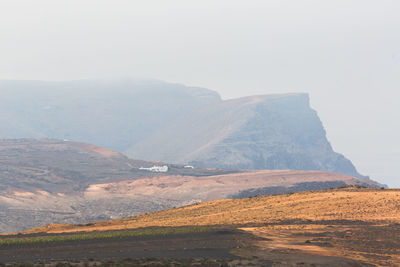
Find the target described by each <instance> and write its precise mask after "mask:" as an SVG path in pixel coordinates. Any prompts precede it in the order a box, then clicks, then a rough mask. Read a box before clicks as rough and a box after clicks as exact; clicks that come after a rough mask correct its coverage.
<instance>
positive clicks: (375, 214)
mask: <svg viewBox="0 0 400 267" xmlns="http://www.w3.org/2000/svg"><path fill="white" fill-rule="evenodd" d="M284 220H311V221H320V220H360V221H364V222H400V190H394V189H385V190H380V189H336V190H327V191H318V192H303V193H295V194H289V195H276V196H261V197H253V198H244V199H235V200H231V199H227V200H216V201H211V202H203V203H200V204H195V205H191V206H186V207H182V208H177V209H172V210H166V211H161V212H155V213H149V214H143V215H139V216H135V217H130V218H126V219H119V220H111V221H104V222H97V223H94V224H90V225H87V226H75V225H49V226H46V227H39V228H36V229H32V230H29V231H26V232H25V233H37V232H48V233H62V232H77V231H95V230H97V231H106V230H120V229H132V228H139V227H149V226H190V225H245V224H259V223H273V222H279V221H284Z"/></svg>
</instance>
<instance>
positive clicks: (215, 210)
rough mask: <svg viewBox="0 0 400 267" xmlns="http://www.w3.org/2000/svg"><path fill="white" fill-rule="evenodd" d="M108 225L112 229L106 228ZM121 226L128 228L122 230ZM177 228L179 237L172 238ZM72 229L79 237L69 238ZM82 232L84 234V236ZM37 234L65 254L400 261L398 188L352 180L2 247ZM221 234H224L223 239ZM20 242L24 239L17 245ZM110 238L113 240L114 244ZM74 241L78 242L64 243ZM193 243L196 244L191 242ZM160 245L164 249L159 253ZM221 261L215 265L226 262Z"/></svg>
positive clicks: (275, 262) (54, 232) (50, 230)
mask: <svg viewBox="0 0 400 267" xmlns="http://www.w3.org/2000/svg"><path fill="white" fill-rule="evenodd" d="M160 227H161V228H160ZM171 227H172V228H171ZM134 229H137V230H134ZM154 229H157V230H154ZM177 229H179V230H177ZM185 229H186V230H185ZM104 231H106V232H104ZM109 231H116V232H109ZM132 231H133V232H134V231H141V232H143V231H144V232H146V231H147V232H150V233H156V234H155V236H158V237H152V238H153V239H154V238H155V239H154V240H164V241H163V242H164V243H162V242H161V243H160V242H159V241H156V242H153V243H151V242H148V243H146V242H144V243H143V242H142V243H140V244H141V245H140V246H138V245H137V242H138V238H139V239H140V238H142V237H140V236H137V234H132ZM154 231H155V232H154ZM157 231H158V232H157ZM160 231H161V232H160ZM179 231H180V232H179ZM185 231H189V232H185ZM110 233H111V235H112V236H106V235H110ZM121 233H131V234H129V235H128V236H123V237H121ZM166 233H168V234H166ZM223 233H225V235H224V234H223ZM90 236H92V237H93V238H91V237H90ZM94 236H97V237H94ZM162 236H163V237H162ZM166 236H168V238H166ZM177 236H178V237H179V236H180V237H179V238H178V239H174V238H176V237H177ZM200 236H202V238H200V239H199V237H200ZM72 237H74V238H75V240H71V238H72ZM81 237H86V240H82V239H83V238H81ZM32 238H33V239H35V238H45V239H46V240H48V239H53V240H52V241H51V242H49V243H46V242H42V243H41V244H40V246H39V247H41V246H44V249H43V251H51V250H49V248H54V247H60V246H61V247H62V248H60V250H59V251H66V252H65V253H67V252H68V251H69V253H70V254H68V253H67V254H66V255H70V257H69V259H83V258H89V257H90V255H88V254H87V253H86V254H84V253H83V254H79V253H80V252H81V251H85V249H87V248H86V247H85V246H89V247H92V248H94V249H92V251H94V252H95V253H97V251H98V249H99V250H100V251H101V248H102V249H103V250H104V251H106V252H107V251H108V252H109V251H113V249H112V248H113V247H114V248H118V247H119V248H121V247H124V248H128V251H129V248H131V247H137V248H139V250H136V252H135V250H134V249H133V250H132V251H131V252H128V253H126V254H124V252H123V251H124V249H122V250H121V249H120V250H121V251H122V252H118V251H119V250H114V252H113V253H111V254H107V253H100V254H101V255H97V256H102V258H104V257H105V256H106V255H108V257H106V258H111V259H114V260H115V259H123V258H126V257H134V258H141V257H158V258H160V257H161V258H165V257H167V258H188V257H189V258H198V257H200V258H201V257H206V258H217V259H228V260H227V261H226V262H225V263H226V264H228V265H230V266H241V264H242V263H240V262H239V261H238V260H237V259H235V257H240V259H241V260H243V259H246V260H250V259H251V260H254V262H253V263H251V264H256V265H261V266H287V265H291V266H292V265H293V266H296V265H298V264H302V265H304V266H373V265H380V266H399V265H400V190H390V189H384V190H383V189H382V190H381V189H360V188H355V187H353V188H343V189H335V190H326V191H317V192H303V193H295V194H288V195H276V196H267V197H265V196H260V197H252V198H245V199H235V200H217V201H212V202H204V203H200V204H196V205H191V206H186V207H183V208H177V209H172V210H167V211H162V212H156V213H149V214H144V215H140V216H135V217H130V218H126V219H119V220H112V221H103V222H96V223H88V224H84V225H50V226H46V227H40V228H36V229H32V230H30V231H26V232H24V233H23V234H21V233H20V234H19V235H15V236H4V237H3V238H2V239H1V240H0V245H1V244H3V246H1V247H0V254H1V253H3V255H12V254H13V253H14V254H15V255H24V256H26V255H32V253H33V254H35V253H36V254H37V255H40V253H39V252H37V251H32V250H31V249H32V248H36V247H37V244H36V245H34V244H32V243H29V244H27V240H31V239H32ZM68 238H69V240H68ZM124 238H125V239H126V238H127V239H130V240H131V241H132V242H131V243H130V245H129V244H128V243H124V242H122V240H124ZM146 238H148V237H146ZM171 238H172V239H171ZM180 238H182V239H180ZM221 238H222V240H225V241H226V242H222V243H221V242H220V243H219V240H221ZM54 239H58V240H54ZM63 239H67V240H64V241H63ZM72 239H73V238H72ZM153 239H152V240H153ZM11 240H13V241H11ZM24 240H25V241H24ZM105 240H108V241H105ZM111 240H113V241H111ZM2 242H3V243H2ZM7 242H11V243H12V244H11V245H10V244H7ZM13 242H14V243H13ZM18 242H22V243H20V244H19V245H18ZM24 242H25V244H24ZM29 242H31V241H29ZM71 242H72V243H71ZM113 242H114V243H115V244H114V245H112V246H109V244H112V243H113ZM70 243H71V244H75V245H73V246H71V245H70V247H68V246H67V247H65V245H66V244H70ZM55 244H57V245H55ZM85 244H86V245H85ZM88 244H89V245H88ZM94 244H97V245H94ZM157 244H158V245H157ZM159 244H164V245H159ZM171 244H174V245H173V246H171ZM182 244H183V245H182ZM185 244H186V245H185ZM188 244H191V247H190V249H188V248H189V246H188ZM216 244H219V247H218V246H217V247H216ZM99 246H100V247H101V248H100V247H99ZM108 247H109V248H108ZM21 248H25V249H27V250H25V251H22V250H21ZM163 250H167V252H160V253H159V251H163ZM13 251H14V252H13ZM21 251H22V252H23V253H22V254H21ZM190 251H195V252H196V253H194V254H191V253H190ZM218 251H219V252H218ZM78 252H79V253H78ZM10 253H11V254H10ZM46 253H48V252H46ZM54 253H55V252H54ZM63 253H64V252H63ZM46 255H48V254H46ZM51 255H53V256H51ZM54 255H58V254H57V253H55V254H51V253H50V256H49V257H50V258H45V259H48V260H49V259H59V260H61V259H65V255H64V254H62V255H64V256H62V255H61V256H60V255H59V256H58V257H54ZM85 255H86V257H85ZM129 255H130V256H129ZM95 256H96V255H95ZM19 257H20V256H19ZM17 258H18V257H17ZM17 258H16V261H18V260H17ZM94 258H96V257H94ZM0 259H1V257H0ZM3 259H4V258H3ZM28 259H30V260H33V259H35V257H30V258H27V260H28ZM36 259H37V258H36ZM235 260H236V261H235ZM214 263H215V262H214ZM214 263H213V264H214ZM225 263H224V264H225ZM143 264H144V263H143ZM218 264H220V263H218ZM221 264H222V263H221ZM221 264H220V265H210V266H223V265H221ZM249 264H250V263H249ZM242 265H243V264H242ZM139 266H141V265H139ZM143 266H146V265H143ZM149 266H150V265H149ZM155 266H157V265H155ZM182 266H184V265H182ZM244 266H246V264H244Z"/></svg>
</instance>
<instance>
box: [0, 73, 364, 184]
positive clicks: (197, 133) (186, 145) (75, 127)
mask: <svg viewBox="0 0 400 267" xmlns="http://www.w3.org/2000/svg"><path fill="white" fill-rule="evenodd" d="M0 114H1V115H0V123H1V125H4V127H2V128H1V129H0V138H56V139H67V140H73V141H79V142H86V143H91V144H95V145H98V146H103V147H107V148H109V149H112V150H115V151H119V152H123V153H125V154H126V155H128V156H129V157H131V158H137V159H145V160H159V161H165V162H170V163H177V164H190V165H199V166H207V167H215V168H233V169H296V170H301V169H304V170H326V171H331V172H336V173H341V174H346V175H350V176H356V177H360V178H361V177H363V176H362V175H360V174H359V173H358V172H357V171H356V169H355V167H354V166H353V164H352V163H351V162H350V161H349V160H348V159H346V158H345V157H344V156H343V155H341V154H338V153H336V152H334V151H333V149H332V147H331V145H330V144H329V142H328V140H327V139H326V134H325V130H324V128H323V126H322V123H321V121H320V120H319V118H318V116H317V113H316V112H315V111H314V110H312V109H311V108H310V105H309V96H308V95H307V94H285V95H265V96H252V97H245V98H240V99H233V100H224V101H223V100H221V98H220V96H219V95H218V93H216V92H214V91H211V90H207V89H203V88H196V87H187V86H184V85H179V84H170V83H165V82H160V81H132V80H119V81H91V80H84V81H69V82H40V81H0Z"/></svg>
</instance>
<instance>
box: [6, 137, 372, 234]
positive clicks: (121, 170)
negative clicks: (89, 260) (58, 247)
mask: <svg viewBox="0 0 400 267" xmlns="http://www.w3.org/2000/svg"><path fill="white" fill-rule="evenodd" d="M333 184H334V185H341V184H366V185H369V186H376V183H375V182H373V181H371V180H365V179H358V178H354V177H351V176H346V175H339V174H335V173H331V172H324V171H290V170H258V171H246V170H224V169H210V168H203V167H196V166H184V165H175V164H166V163H162V162H150V161H139V160H131V159H129V158H127V157H126V156H124V155H122V154H120V153H117V152H114V151H112V150H109V149H105V148H102V147H98V146H94V145H88V144H85V143H76V142H70V141H60V140H54V139H41V140H35V139H13V140H1V141H0V232H14V231H20V230H23V229H27V228H32V227H37V226H40V225H45V224H50V223H84V222H88V221H96V220H105V219H110V218H121V217H127V216H132V215H137V214H141V213H146V212H149V211H157V210H163V209H167V208H172V207H178V206H182V205H187V204H191V203H196V202H201V201H208V200H215V199H221V198H227V197H231V196H235V195H238V194H240V193H242V194H248V193H249V192H254V191H256V190H257V189H260V190H261V189H262V190H264V192H267V193H268V192H272V193H274V192H276V191H274V190H275V189H276V187H279V188H281V187H284V188H289V189H288V190H291V188H296V189H298V188H299V187H301V188H300V189H302V188H303V189H310V187H311V188H315V185H318V186H319V187H318V188H329V187H332V185H333ZM313 186H314V187H313ZM268 188H270V189H269V190H270V191H268ZM246 190H247V191H246ZM271 190H272V191H271ZM256 192H258V191H256Z"/></svg>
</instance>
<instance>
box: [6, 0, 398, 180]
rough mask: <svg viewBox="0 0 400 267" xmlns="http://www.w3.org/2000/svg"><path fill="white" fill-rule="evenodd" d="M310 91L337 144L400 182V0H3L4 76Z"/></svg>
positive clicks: (372, 170)
mask: <svg viewBox="0 0 400 267" xmlns="http://www.w3.org/2000/svg"><path fill="white" fill-rule="evenodd" d="M104 77H106V78H115V77H137V78H156V79H161V80H165V81H171V82H179V83H184V84H187V85H195V86H202V87H206V88H209V89H214V90H217V91H218V92H220V93H221V95H222V96H223V97H224V98H232V97H239V96H244V95H251V94H267V93H280V92H297V91H301V92H309V93H310V96H311V104H312V106H313V108H315V109H316V110H317V111H318V113H319V115H320V117H321V119H322V121H323V123H324V125H325V128H326V130H327V132H328V138H329V140H330V141H331V143H332V145H333V147H334V149H335V150H337V151H338V152H340V153H343V154H344V155H345V156H347V157H348V158H350V159H351V160H352V161H353V163H354V164H355V165H356V167H357V168H358V169H359V171H360V172H361V173H363V174H366V175H371V177H372V178H374V179H376V180H378V181H380V182H384V183H387V184H389V185H391V186H397V187H400V177H399V175H398V172H399V170H398V169H399V168H398V167H399V165H400V141H399V139H400V138H399V137H400V119H399V115H400V105H399V104H398V102H399V98H400V1H398V0H374V1H371V0H353V1H352V0H335V1H333V0H332V1H328V0H326V1H321V0H315V1H311V0H309V1H305V0H292V1H287V0H276V1H275V0H274V1H269V0H260V1H259V0H242V1H235V0H201V1H200V0H197V1H195V0H159V1H154V0H141V1H135V0H126V1H121V0H112V1H111V0H110V1H101V0H79V1H77V0H68V1H64V0H45V1H43V0H34V1H33V0H23V1H21V0H1V1H0V79H40V80H69V79H83V78H104Z"/></svg>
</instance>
